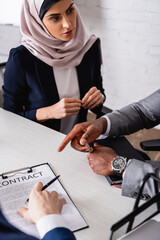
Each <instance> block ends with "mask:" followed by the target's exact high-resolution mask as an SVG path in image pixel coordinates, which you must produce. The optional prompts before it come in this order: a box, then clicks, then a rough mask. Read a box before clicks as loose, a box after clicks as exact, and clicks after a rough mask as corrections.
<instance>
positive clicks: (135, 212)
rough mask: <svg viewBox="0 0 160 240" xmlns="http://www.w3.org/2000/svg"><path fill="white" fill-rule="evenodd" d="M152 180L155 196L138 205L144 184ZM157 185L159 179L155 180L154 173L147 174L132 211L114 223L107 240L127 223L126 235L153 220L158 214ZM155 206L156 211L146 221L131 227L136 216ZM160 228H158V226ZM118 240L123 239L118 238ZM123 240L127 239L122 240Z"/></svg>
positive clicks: (159, 211) (159, 205) (159, 201)
mask: <svg viewBox="0 0 160 240" xmlns="http://www.w3.org/2000/svg"><path fill="white" fill-rule="evenodd" d="M150 178H152V179H153V181H154V189H155V196H153V197H152V198H150V199H149V200H147V201H146V202H145V203H143V204H141V205H140V206H138V205H139V202H140V199H141V196H142V193H143V189H144V186H145V183H146V182H147V181H148V179H150ZM158 183H160V179H159V178H157V176H156V174H155V173H148V174H147V175H146V176H145V177H144V179H143V181H142V183H141V186H140V189H139V192H138V195H137V198H136V200H135V204H134V207H133V211H132V212H130V213H129V214H128V215H126V216H125V217H124V218H122V219H121V220H120V221H118V222H117V223H115V224H114V225H113V226H112V227H111V234H110V237H109V240H112V239H113V234H114V233H115V232H116V231H117V230H118V229H119V228H121V227H123V226H124V225H125V224H127V223H128V226H127V229H126V234H128V233H129V232H131V231H133V230H135V232H136V229H138V228H140V227H141V226H144V224H145V223H147V222H148V221H149V220H150V219H153V218H154V217H155V216H156V215H157V214H159V213H160V192H159V191H158ZM154 203H155V204H156V206H157V207H156V211H154V212H153V213H152V214H151V215H150V216H148V217H147V218H146V219H144V220H143V221H142V222H140V223H139V224H138V225H137V226H135V227H133V223H134V220H135V218H136V216H138V214H140V213H142V212H143V211H144V210H146V209H147V208H149V207H150V206H151V205H152V204H154ZM159 227H160V226H159ZM125 236H126V235H125ZM119 239H123V237H122V238H119ZM124 239H129V238H124Z"/></svg>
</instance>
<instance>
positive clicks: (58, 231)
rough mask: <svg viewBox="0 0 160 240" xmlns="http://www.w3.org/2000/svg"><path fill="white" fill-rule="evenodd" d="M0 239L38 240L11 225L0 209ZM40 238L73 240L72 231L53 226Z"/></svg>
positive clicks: (44, 239)
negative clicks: (53, 227)
mask: <svg viewBox="0 0 160 240" xmlns="http://www.w3.org/2000/svg"><path fill="white" fill-rule="evenodd" d="M0 239H1V240H38V239H37V238H35V237H32V236H30V235H27V234H25V233H23V232H21V231H20V230H18V229H17V228H15V227H14V226H12V225H11V224H10V223H9V222H8V221H7V220H6V219H5V218H4V216H3V215H2V212H1V211H0ZM42 240H75V237H74V235H73V233H72V232H71V231H70V230H69V229H67V228H55V229H53V230H51V231H49V232H48V233H46V235H45V236H44V237H43V239H42Z"/></svg>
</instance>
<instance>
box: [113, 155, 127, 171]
mask: <svg viewBox="0 0 160 240" xmlns="http://www.w3.org/2000/svg"><path fill="white" fill-rule="evenodd" d="M125 165H126V160H125V158H123V157H116V158H115V159H114V160H113V162H112V167H113V169H114V170H123V169H124V168H125Z"/></svg>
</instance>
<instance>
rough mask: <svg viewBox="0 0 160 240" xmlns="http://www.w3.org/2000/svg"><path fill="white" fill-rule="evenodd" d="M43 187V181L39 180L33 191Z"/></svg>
mask: <svg viewBox="0 0 160 240" xmlns="http://www.w3.org/2000/svg"><path fill="white" fill-rule="evenodd" d="M42 187H43V183H41V182H37V183H36V184H35V185H34V187H33V190H32V191H34V190H36V191H41V190H42Z"/></svg>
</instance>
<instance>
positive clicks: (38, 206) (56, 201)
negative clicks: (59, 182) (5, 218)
mask: <svg viewBox="0 0 160 240" xmlns="http://www.w3.org/2000/svg"><path fill="white" fill-rule="evenodd" d="M42 187H43V184H42V183H41V182H38V183H36V184H35V186H34V188H33V189H32V191H31V193H30V196H29V204H28V208H25V207H19V208H18V209H17V213H18V214H19V215H20V216H21V217H23V218H24V219H25V220H26V221H27V222H29V223H37V221H38V220H39V219H40V218H41V217H43V216H45V215H49V214H61V210H62V207H63V205H64V204H65V203H66V201H65V199H64V198H58V193H57V192H55V191H53V192H48V191H47V190H44V191H41V189H42Z"/></svg>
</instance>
